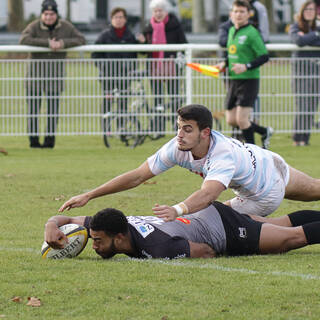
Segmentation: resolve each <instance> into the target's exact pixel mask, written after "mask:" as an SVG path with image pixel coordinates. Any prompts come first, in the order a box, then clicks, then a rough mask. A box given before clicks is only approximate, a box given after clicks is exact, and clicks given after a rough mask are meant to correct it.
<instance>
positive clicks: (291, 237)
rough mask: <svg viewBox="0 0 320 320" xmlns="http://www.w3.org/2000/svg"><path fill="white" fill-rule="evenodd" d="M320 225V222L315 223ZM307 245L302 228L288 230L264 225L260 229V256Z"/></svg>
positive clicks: (268, 224) (267, 224)
mask: <svg viewBox="0 0 320 320" xmlns="http://www.w3.org/2000/svg"><path fill="white" fill-rule="evenodd" d="M317 223H318V224H319V225H320V222H317ZM306 245H308V241H307V238H306V235H305V233H304V231H303V227H295V228H288V227H282V226H276V225H273V224H270V223H264V224H263V225H262V227H261V233H260V241H259V249H260V253H261V254H268V253H282V252H287V251H289V250H293V249H298V248H302V247H304V246H306Z"/></svg>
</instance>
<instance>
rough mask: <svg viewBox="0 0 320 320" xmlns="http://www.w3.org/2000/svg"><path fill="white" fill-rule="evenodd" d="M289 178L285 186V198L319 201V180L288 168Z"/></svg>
mask: <svg viewBox="0 0 320 320" xmlns="http://www.w3.org/2000/svg"><path fill="white" fill-rule="evenodd" d="M289 172H290V178H289V182H288V184H287V186H286V192H285V198H286V199H290V200H298V201H314V200H320V179H315V178H312V177H310V176H308V175H307V174H305V173H303V172H301V171H299V170H297V169H295V168H292V167H289Z"/></svg>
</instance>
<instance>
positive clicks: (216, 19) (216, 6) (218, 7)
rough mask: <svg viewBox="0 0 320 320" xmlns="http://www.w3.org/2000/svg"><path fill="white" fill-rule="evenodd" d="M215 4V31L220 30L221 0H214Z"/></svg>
mask: <svg viewBox="0 0 320 320" xmlns="http://www.w3.org/2000/svg"><path fill="white" fill-rule="evenodd" d="M212 1H213V3H212V6H213V31H214V32H216V31H218V28H219V24H220V5H219V4H220V1H219V0H212Z"/></svg>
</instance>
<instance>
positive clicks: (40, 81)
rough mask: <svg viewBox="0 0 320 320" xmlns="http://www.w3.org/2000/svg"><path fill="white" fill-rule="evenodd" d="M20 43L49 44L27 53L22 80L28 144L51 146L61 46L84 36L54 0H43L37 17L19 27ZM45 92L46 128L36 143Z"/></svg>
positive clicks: (61, 65)
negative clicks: (60, 15) (25, 69)
mask: <svg viewBox="0 0 320 320" xmlns="http://www.w3.org/2000/svg"><path fill="white" fill-rule="evenodd" d="M20 44H23V45H31V46H38V47H46V48H50V49H51V51H50V52H33V53H31V59H32V61H31V63H30V65H29V69H28V74H27V80H26V95H27V104H28V114H29V116H28V134H29V139H30V147H31V148H53V147H54V144H55V131H56V127H57V123H58V114H59V96H60V94H61V92H62V91H63V88H64V75H65V65H64V61H63V59H65V57H66V55H67V53H66V52H62V51H60V50H61V49H65V48H71V47H75V46H80V45H83V44H85V38H84V36H83V35H82V34H81V33H80V32H79V31H78V30H77V29H76V28H75V27H74V26H73V25H72V24H71V23H70V22H68V21H65V20H63V19H60V18H59V16H58V7H57V4H56V2H55V0H44V1H43V3H42V8H41V16H40V19H37V20H35V21H33V22H31V23H30V24H29V25H28V26H27V27H26V28H25V30H23V32H22V35H21V38H20ZM43 93H45V94H46V96H47V114H48V118H47V129H46V136H45V139H44V143H43V144H42V145H41V144H40V143H39V119H38V115H39V113H40V108H41V100H42V94H43Z"/></svg>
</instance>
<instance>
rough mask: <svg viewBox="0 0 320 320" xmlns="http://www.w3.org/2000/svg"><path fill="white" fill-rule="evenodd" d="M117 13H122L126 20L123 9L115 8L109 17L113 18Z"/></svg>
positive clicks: (125, 12) (125, 13)
mask: <svg viewBox="0 0 320 320" xmlns="http://www.w3.org/2000/svg"><path fill="white" fill-rule="evenodd" d="M118 12H122V13H123V15H124V17H125V18H126V19H127V11H126V9H125V8H121V7H115V8H113V9H112V10H111V13H110V17H111V18H113V16H114V15H115V14H117V13H118Z"/></svg>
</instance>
